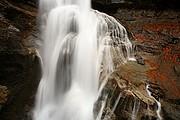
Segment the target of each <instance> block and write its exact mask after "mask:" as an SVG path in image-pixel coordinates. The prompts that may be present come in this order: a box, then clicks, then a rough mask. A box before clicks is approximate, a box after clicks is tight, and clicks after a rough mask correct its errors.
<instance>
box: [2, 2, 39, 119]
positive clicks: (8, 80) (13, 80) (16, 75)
mask: <svg viewBox="0 0 180 120" xmlns="http://www.w3.org/2000/svg"><path fill="white" fill-rule="evenodd" d="M36 11H37V10H36V7H35V2H33V1H30V0H26V1H24V0H16V1H14V0H1V1H0V118H1V119H3V120H21V119H28V117H29V116H30V113H31V112H30V111H32V110H31V109H32V106H33V104H34V96H35V91H36V89H37V85H38V79H39V76H40V66H39V65H40V64H39V59H38V57H37V56H36V52H35V50H34V45H35V39H37V35H36V34H35V32H33V31H35V30H36V27H35V23H36V20H35V17H36Z"/></svg>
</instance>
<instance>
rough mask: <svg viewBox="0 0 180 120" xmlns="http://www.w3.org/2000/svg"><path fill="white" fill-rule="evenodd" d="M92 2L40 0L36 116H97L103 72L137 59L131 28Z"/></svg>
mask: <svg viewBox="0 0 180 120" xmlns="http://www.w3.org/2000/svg"><path fill="white" fill-rule="evenodd" d="M90 3H91V1H90V0H40V15H41V16H42V19H41V22H42V24H41V28H42V39H43V41H42V45H41V47H40V49H39V52H40V56H41V61H42V72H43V74H42V79H41V81H40V85H39V88H38V93H37V101H36V109H35V113H34V120H93V119H96V118H94V115H93V105H94V102H95V101H96V98H97V97H98V87H99V73H100V71H101V70H103V71H105V72H106V74H107V75H108V74H110V73H111V72H113V70H114V68H116V67H118V65H121V64H123V63H125V62H126V61H127V60H129V59H133V54H132V53H133V52H132V45H131V43H130V42H129V39H128V36H127V33H126V30H125V28H124V27H123V26H122V25H120V24H119V23H118V22H117V21H116V20H115V19H114V18H112V17H110V16H108V15H106V14H103V13H100V12H98V11H93V10H91V8H90Z"/></svg>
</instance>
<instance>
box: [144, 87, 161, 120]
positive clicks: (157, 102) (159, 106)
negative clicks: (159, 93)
mask: <svg viewBox="0 0 180 120" xmlns="http://www.w3.org/2000/svg"><path fill="white" fill-rule="evenodd" d="M148 88H149V85H147V86H146V91H147V92H148V95H149V96H150V97H152V98H153V99H154V101H155V102H156V104H157V107H158V108H157V110H156V113H157V116H158V120H162V117H161V115H160V112H161V103H160V102H159V101H157V100H156V99H155V98H154V97H153V96H151V92H150V91H149V90H148ZM148 110H150V109H149V107H148Z"/></svg>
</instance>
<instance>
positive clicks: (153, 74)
mask: <svg viewBox="0 0 180 120" xmlns="http://www.w3.org/2000/svg"><path fill="white" fill-rule="evenodd" d="M174 49H176V48H174ZM161 55H162V56H161V60H160V63H159V64H158V63H156V62H155V61H152V60H148V59H147V60H146V62H147V63H148V64H149V65H150V66H151V67H152V68H153V69H151V70H147V71H146V73H147V75H148V76H149V78H150V80H151V81H152V82H154V83H158V84H161V85H162V87H164V88H165V89H167V90H169V91H170V92H171V93H172V94H173V95H175V96H177V97H180V87H179V85H178V84H177V78H176V77H175V76H174V74H173V72H172V70H173V65H174V64H179V61H178V60H177V59H178V58H179V55H178V54H174V53H173V50H172V48H171V47H167V48H165V50H164V51H163V53H162V54H161Z"/></svg>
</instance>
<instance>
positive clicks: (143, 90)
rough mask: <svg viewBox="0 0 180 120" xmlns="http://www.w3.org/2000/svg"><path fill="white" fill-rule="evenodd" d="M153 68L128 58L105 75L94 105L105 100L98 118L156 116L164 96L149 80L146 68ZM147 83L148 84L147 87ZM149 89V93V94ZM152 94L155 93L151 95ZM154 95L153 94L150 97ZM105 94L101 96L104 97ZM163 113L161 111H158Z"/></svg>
mask: <svg viewBox="0 0 180 120" xmlns="http://www.w3.org/2000/svg"><path fill="white" fill-rule="evenodd" d="M149 69H152V68H151V67H150V66H149V65H148V64H146V65H140V64H138V63H137V62H132V61H131V62H130V61H129V62H127V63H126V64H124V65H122V66H120V67H119V68H118V69H117V70H115V71H114V72H113V73H112V74H111V75H110V76H109V77H108V79H107V81H106V84H105V86H104V88H103V90H102V94H101V96H100V98H99V99H98V101H97V103H96V105H95V106H98V107H97V108H96V109H95V111H98V108H101V107H102V106H101V103H102V102H103V100H105V99H106V100H105V101H106V102H105V103H106V104H105V107H104V111H103V113H102V118H101V119H110V120H128V119H135V120H144V119H147V118H152V119H158V118H159V117H158V115H157V108H158V106H157V103H156V101H155V100H154V99H155V96H156V99H157V98H158V100H160V99H161V98H162V96H163V93H162V91H160V89H157V87H155V85H154V84H152V83H151V82H150V79H149V76H148V75H147V74H146V71H147V70H149ZM147 85H149V86H150V88H149V90H148V89H147ZM148 91H151V93H152V94H151V95H149V94H148ZM153 94H154V95H153ZM104 96H106V97H104ZM153 97H154V98H153ZM103 98H104V99H103ZM160 114H161V115H163V113H160Z"/></svg>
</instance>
